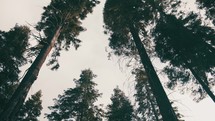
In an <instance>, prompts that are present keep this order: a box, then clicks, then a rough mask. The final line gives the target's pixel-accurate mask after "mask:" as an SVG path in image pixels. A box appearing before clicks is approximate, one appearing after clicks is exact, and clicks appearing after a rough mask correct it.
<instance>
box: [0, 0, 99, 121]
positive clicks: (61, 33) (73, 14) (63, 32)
mask: <svg viewBox="0 0 215 121" xmlns="http://www.w3.org/2000/svg"><path fill="white" fill-rule="evenodd" d="M98 3H99V2H98V1H97V0H72V1H71V0H52V1H51V3H50V4H49V5H48V6H47V7H44V9H45V12H44V13H43V14H42V18H41V22H39V23H38V25H37V27H36V28H37V29H38V30H39V31H41V32H42V35H44V37H42V38H40V39H39V41H40V43H39V44H42V46H43V47H42V48H41V50H40V51H39V54H38V56H37V57H36V59H35V60H34V62H33V63H32V65H31V67H30V68H29V70H28V72H27V73H26V75H25V77H24V78H23V80H22V81H21V83H20V85H19V87H18V88H17V89H16V91H15V93H14V94H13V96H12V97H11V98H10V100H9V102H8V103H7V105H6V106H5V108H4V110H3V112H2V113H1V115H0V120H2V121H7V120H8V117H9V116H10V115H11V113H12V112H13V111H15V112H16V111H17V110H18V109H19V107H20V106H21V104H23V102H24V100H25V98H26V96H27V93H28V91H29V89H30V87H31V86H32V84H33V83H34V81H35V80H36V79H37V76H38V74H39V71H40V69H41V67H42V65H43V63H44V62H45V60H46V57H47V56H48V54H49V53H50V51H51V50H52V48H53V47H54V48H55V49H54V52H53V53H52V55H51V56H52V59H51V60H50V61H49V64H53V65H54V66H53V68H52V69H57V68H58V67H59V64H58V62H57V58H58V57H59V56H60V50H62V49H66V50H68V48H69V47H70V45H71V44H73V45H74V46H75V47H76V48H77V47H78V46H79V43H80V40H79V39H77V38H76V37H77V36H78V35H79V33H80V32H81V31H83V30H84V28H83V27H81V21H80V20H83V19H84V18H86V15H87V14H88V13H91V12H92V9H93V7H95V6H96V4H98Z"/></svg>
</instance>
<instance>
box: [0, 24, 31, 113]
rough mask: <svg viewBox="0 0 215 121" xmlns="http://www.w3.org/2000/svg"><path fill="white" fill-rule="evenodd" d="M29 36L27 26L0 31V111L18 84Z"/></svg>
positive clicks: (24, 62) (25, 60) (17, 26)
mask: <svg viewBox="0 0 215 121" xmlns="http://www.w3.org/2000/svg"><path fill="white" fill-rule="evenodd" d="M29 36H30V29H29V28H28V27H27V26H19V25H16V26H15V27H13V28H11V29H10V30H9V31H8V32H5V31H0V55H1V56H0V104H1V105H0V112H1V111H2V109H3V106H4V105H5V104H6V103H7V101H8V99H9V98H10V97H11V96H12V94H13V92H14V90H15V89H16V87H17V85H18V84H19V73H20V67H21V66H23V65H25V64H26V63H27V58H26V56H25V54H26V50H27V48H28V47H29Z"/></svg>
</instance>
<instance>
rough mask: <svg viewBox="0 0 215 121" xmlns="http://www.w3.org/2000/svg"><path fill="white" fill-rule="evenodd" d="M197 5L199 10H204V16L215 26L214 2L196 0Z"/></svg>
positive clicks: (210, 0)
mask: <svg viewBox="0 0 215 121" xmlns="http://www.w3.org/2000/svg"><path fill="white" fill-rule="evenodd" d="M196 2H197V3H198V5H199V8H201V9H203V8H204V9H205V10H206V16H207V17H208V18H209V19H211V20H212V21H213V24H214V25H215V19H214V17H215V14H214V12H215V1H214V0H196Z"/></svg>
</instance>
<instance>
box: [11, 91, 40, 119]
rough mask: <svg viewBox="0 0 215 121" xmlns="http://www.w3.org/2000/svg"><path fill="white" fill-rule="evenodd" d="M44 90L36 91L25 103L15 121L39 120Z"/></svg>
mask: <svg viewBox="0 0 215 121" xmlns="http://www.w3.org/2000/svg"><path fill="white" fill-rule="evenodd" d="M41 96H42V91H41V90H40V91H38V92H36V93H35V94H34V95H31V97H30V98H29V99H28V100H27V101H26V102H25V103H24V104H23V106H22V107H21V109H20V110H19V112H18V113H17V114H16V116H15V119H14V121H39V120H38V117H39V116H40V114H41V110H42V109H43V108H42V100H41Z"/></svg>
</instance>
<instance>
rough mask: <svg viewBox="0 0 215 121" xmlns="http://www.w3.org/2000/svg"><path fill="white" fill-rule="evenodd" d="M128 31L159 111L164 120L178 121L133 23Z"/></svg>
mask: <svg viewBox="0 0 215 121" xmlns="http://www.w3.org/2000/svg"><path fill="white" fill-rule="evenodd" d="M129 29H130V32H131V34H132V36H133V40H134V43H135V45H136V47H137V50H138V53H139V55H140V59H141V62H142V64H143V66H144V68H145V71H146V74H147V76H148V78H149V84H150V86H151V89H152V92H153V94H154V96H155V98H156V101H157V104H158V107H159V109H160V113H161V115H162V117H163V120H164V121H178V119H177V116H176V114H175V112H174V110H173V108H172V106H171V103H170V101H169V99H168V97H167V95H166V93H165V91H164V89H163V87H162V84H161V82H160V80H159V78H158V76H157V74H156V71H155V70H154V67H153V65H152V63H151V61H150V59H149V56H148V55H147V52H146V49H145V48H144V46H143V44H142V42H141V39H140V37H139V34H138V31H137V30H136V29H135V27H134V25H131V26H130V27H129Z"/></svg>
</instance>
